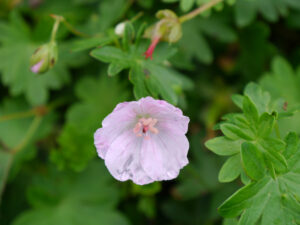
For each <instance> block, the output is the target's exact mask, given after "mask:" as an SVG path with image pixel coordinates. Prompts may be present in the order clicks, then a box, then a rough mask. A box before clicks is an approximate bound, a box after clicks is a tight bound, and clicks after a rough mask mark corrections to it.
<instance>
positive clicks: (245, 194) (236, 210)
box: [219, 178, 270, 217]
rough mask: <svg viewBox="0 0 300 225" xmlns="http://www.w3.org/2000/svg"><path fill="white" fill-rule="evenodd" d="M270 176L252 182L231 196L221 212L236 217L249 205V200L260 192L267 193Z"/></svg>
mask: <svg viewBox="0 0 300 225" xmlns="http://www.w3.org/2000/svg"><path fill="white" fill-rule="evenodd" d="M269 183H270V179H269V178H264V179H261V180H259V181H258V182H252V183H250V184H248V185H246V186H244V187H242V188H241V189H239V190H238V191H237V192H235V193H234V194H233V195H232V196H231V197H229V198H228V199H227V200H226V201H225V202H224V203H223V204H222V205H221V206H220V207H219V213H220V214H221V215H222V216H224V217H236V216H238V215H239V214H241V213H242V211H243V210H244V209H245V208H248V207H249V200H251V198H253V197H255V196H256V195H258V194H264V193H266V189H267V188H266V187H268V186H269V185H270V184H269Z"/></svg>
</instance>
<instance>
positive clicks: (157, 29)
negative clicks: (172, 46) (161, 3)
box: [144, 9, 182, 59]
mask: <svg viewBox="0 0 300 225" xmlns="http://www.w3.org/2000/svg"><path fill="white" fill-rule="evenodd" d="M156 17H157V18H158V19H160V20H159V21H158V22H157V23H156V24H154V25H153V26H151V27H149V28H148V29H147V30H146V31H145V34H144V37H146V38H151V45H150V46H149V48H148V49H147V51H146V52H145V53H144V55H145V57H146V59H147V58H151V59H152V54H153V52H154V49H155V46H156V45H157V44H158V42H159V41H167V42H169V43H174V42H177V41H179V39H180V38H181V36H182V31H181V23H180V21H179V19H178V17H177V15H176V14H175V13H174V12H173V11H171V10H169V9H165V10H160V11H158V12H157V13H156Z"/></svg>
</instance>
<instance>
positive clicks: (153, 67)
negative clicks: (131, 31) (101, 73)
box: [91, 46, 193, 104]
mask: <svg viewBox="0 0 300 225" xmlns="http://www.w3.org/2000/svg"><path fill="white" fill-rule="evenodd" d="M145 50H146V49H145V48H144V47H143V46H142V47H140V48H139V47H138V46H132V47H131V48H130V49H129V50H128V52H126V51H122V50H121V49H119V48H116V47H112V46H105V47H103V48H98V49H95V50H93V51H92V52H91V55H92V56H93V57H94V58H96V59H98V60H100V61H102V62H106V63H110V65H109V67H108V75H110V76H115V75H117V74H118V73H120V72H121V71H122V70H124V69H129V79H130V81H131V82H132V83H133V85H134V89H133V92H134V95H135V97H136V98H137V99H139V98H141V97H145V96H148V95H152V96H155V97H158V96H161V97H162V98H164V99H166V100H167V101H169V102H170V103H172V104H177V102H178V95H177V93H176V92H179V93H181V90H186V89H191V88H192V87H193V84H192V82H191V81H190V80H189V79H187V78H185V77H184V76H183V75H181V74H180V73H178V72H176V71H174V70H173V69H172V68H167V67H165V66H163V65H162V62H163V61H164V60H166V59H168V58H169V57H170V55H172V54H174V49H170V50H168V49H166V48H163V50H164V53H163V54H159V53H161V52H162V51H163V50H162V49H157V51H156V52H155V54H154V56H153V57H154V60H153V61H150V60H147V59H144V57H143V52H144V51H145Z"/></svg>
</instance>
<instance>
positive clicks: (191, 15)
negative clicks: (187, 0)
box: [179, 0, 223, 23]
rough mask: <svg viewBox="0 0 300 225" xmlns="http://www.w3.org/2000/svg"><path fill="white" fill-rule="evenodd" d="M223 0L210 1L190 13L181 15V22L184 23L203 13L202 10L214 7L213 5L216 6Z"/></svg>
mask: <svg viewBox="0 0 300 225" xmlns="http://www.w3.org/2000/svg"><path fill="white" fill-rule="evenodd" d="M222 1H223V0H211V1H210V2H208V3H206V4H204V5H202V6H200V7H199V8H197V9H195V10H193V11H191V12H190V13H188V14H186V15H183V16H181V17H179V22H180V23H184V22H186V21H188V20H191V19H193V18H194V17H196V16H198V15H199V14H201V13H202V12H204V11H206V10H208V9H210V8H212V7H213V6H215V5H216V4H218V3H219V2H222Z"/></svg>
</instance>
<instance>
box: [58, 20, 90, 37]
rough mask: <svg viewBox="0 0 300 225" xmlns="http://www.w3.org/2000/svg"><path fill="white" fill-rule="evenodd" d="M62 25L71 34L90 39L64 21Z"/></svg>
mask: <svg viewBox="0 0 300 225" xmlns="http://www.w3.org/2000/svg"><path fill="white" fill-rule="evenodd" d="M62 22H63V23H64V25H65V26H66V28H67V29H68V30H69V31H70V32H71V33H73V34H75V35H77V36H79V37H91V36H90V35H88V34H84V33H82V32H80V31H78V30H76V29H75V28H74V27H73V26H72V25H71V24H70V23H69V22H67V21H66V20H65V19H63V21H62Z"/></svg>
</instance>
